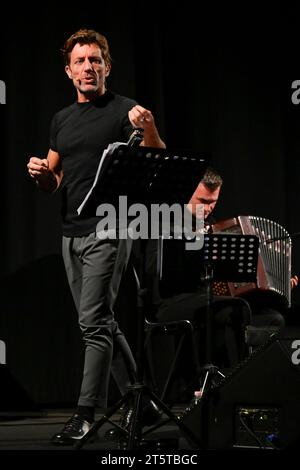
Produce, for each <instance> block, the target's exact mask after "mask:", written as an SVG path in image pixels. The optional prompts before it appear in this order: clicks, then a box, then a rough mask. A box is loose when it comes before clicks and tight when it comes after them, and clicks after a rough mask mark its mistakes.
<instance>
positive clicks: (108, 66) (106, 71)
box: [105, 64, 111, 77]
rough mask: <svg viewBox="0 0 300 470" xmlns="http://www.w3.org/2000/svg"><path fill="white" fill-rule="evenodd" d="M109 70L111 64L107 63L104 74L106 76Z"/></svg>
mask: <svg viewBox="0 0 300 470" xmlns="http://www.w3.org/2000/svg"><path fill="white" fill-rule="evenodd" d="M110 71H111V65H110V64H108V65H106V66H105V76H106V77H108V75H109V74H110Z"/></svg>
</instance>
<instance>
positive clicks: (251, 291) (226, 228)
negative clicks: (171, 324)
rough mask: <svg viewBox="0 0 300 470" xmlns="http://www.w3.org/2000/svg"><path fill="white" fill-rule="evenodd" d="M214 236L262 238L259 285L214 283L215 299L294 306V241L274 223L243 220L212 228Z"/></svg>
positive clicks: (260, 220) (260, 219)
mask: <svg viewBox="0 0 300 470" xmlns="http://www.w3.org/2000/svg"><path fill="white" fill-rule="evenodd" d="M211 231H212V232H213V233H224V232H225V233H236V234H248V235H256V236H257V237H258V238H259V254H258V265H257V279H256V282H255V283H225V282H214V283H213V293H214V294H215V295H232V296H239V297H245V298H247V297H248V298H249V300H250V299H253V300H254V301H255V300H257V301H259V302H260V304H264V302H265V304H266V305H267V306H270V307H271V306H276V307H289V306H290V304H291V247H292V243H291V238H290V236H289V234H288V232H287V231H286V230H285V229H284V228H283V227H282V226H280V225H279V224H277V223H276V222H274V221H272V220H268V219H264V218H262V217H255V216H239V217H236V218H232V219H227V220H223V221H220V222H218V223H216V224H214V225H212V226H211Z"/></svg>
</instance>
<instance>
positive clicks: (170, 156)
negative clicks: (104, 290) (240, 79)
mask: <svg viewBox="0 0 300 470" xmlns="http://www.w3.org/2000/svg"><path fill="white" fill-rule="evenodd" d="M208 161H209V157H208V156H206V155H205V156H203V155H200V154H198V153H196V152H193V151H183V150H179V151H171V150H168V149H158V148H150V147H137V148H135V147H130V146H128V145H126V144H120V143H116V144H112V145H110V146H109V147H108V149H106V151H105V152H104V153H103V156H102V158H101V160H100V163H99V166H98V170H97V174H96V177H95V181H94V183H93V185H92V188H91V190H90V191H89V193H88V195H87V196H86V198H85V200H84V201H83V203H82V204H81V206H80V207H79V208H78V213H85V214H93V215H95V205H97V204H98V205H100V204H101V203H105V204H107V203H109V204H112V205H113V206H114V207H115V208H117V207H119V208H120V206H119V204H120V199H119V196H120V195H122V196H126V197H127V206H129V205H130V204H136V203H139V204H143V205H144V206H145V207H146V208H147V209H148V210H149V209H150V208H151V207H153V206H152V205H153V204H163V203H164V204H169V205H172V204H174V203H177V204H179V205H180V206H182V207H183V206H184V205H185V204H187V203H188V201H189V200H190V197H191V195H192V194H193V192H194V191H195V188H196V187H197V185H198V184H199V182H200V181H201V179H202V177H203V175H204V172H205V170H206V168H207V165H208ZM97 213H99V212H98V210H97ZM118 219H119V226H120V228H121V229H124V227H126V226H127V225H128V223H129V222H130V220H127V217H125V219H126V220H124V214H119V217H118ZM149 219H150V218H149ZM150 222H151V221H150ZM154 222H155V224H158V226H159V220H155V221H154ZM190 229H191V230H192V227H191V228H190ZM151 233H152V232H151ZM148 238H151V237H150V236H148ZM157 238H158V237H157ZM142 242H143V240H142ZM144 251H145V250H144V244H142V265H143V267H142V277H141V279H140V280H137V282H138V296H137V310H138V325H137V382H136V383H135V384H134V385H133V386H132V387H131V390H130V391H129V392H128V393H127V394H126V395H125V396H123V397H122V398H121V400H119V401H118V402H117V403H116V404H115V405H114V406H113V407H111V408H110V409H109V410H108V412H107V413H106V414H105V415H104V416H103V417H102V418H101V419H100V420H99V421H98V422H96V423H95V424H94V426H93V427H92V428H91V429H90V431H88V432H87V434H86V435H85V436H84V437H83V438H82V439H80V440H79V441H78V442H77V443H76V444H75V446H74V447H75V449H80V448H81V447H82V446H83V445H84V443H85V442H87V441H88V440H89V438H90V437H91V436H92V435H94V434H95V433H96V432H97V431H98V429H99V428H100V427H101V426H102V425H103V424H104V423H106V422H107V421H109V419H110V417H111V416H112V415H113V414H114V413H115V412H116V411H117V410H119V409H120V408H121V407H122V406H123V405H124V404H126V403H132V400H133V414H132V420H131V425H130V429H129V433H126V431H124V433H126V434H127V439H128V440H127V447H126V448H127V449H133V448H138V447H139V446H140V443H141V437H142V429H141V420H140V417H141V411H142V408H141V407H142V398H143V395H144V394H146V395H147V396H148V397H149V399H151V400H152V401H153V402H154V403H155V404H156V405H157V406H158V408H159V409H160V410H161V411H163V412H164V413H165V414H166V415H167V416H168V417H169V419H170V420H171V421H173V422H175V424H176V425H177V426H178V427H179V428H180V429H181V430H182V431H183V432H184V433H185V434H186V435H187V436H188V437H189V438H190V439H191V440H192V441H193V442H194V443H196V444H198V443H199V441H198V439H197V438H196V436H195V435H194V433H193V432H192V431H191V430H190V429H189V428H188V427H187V426H185V425H184V423H182V422H181V420H180V418H179V417H177V416H175V415H174V414H173V413H172V412H171V411H170V409H169V408H168V407H167V406H166V405H165V404H164V403H163V402H162V401H161V400H160V399H159V398H158V397H157V396H156V395H155V394H154V393H153V392H152V391H151V390H150V389H149V388H148V387H147V386H146V385H144V383H143V358H144V328H145V315H144V303H145V296H146V288H145V286H144V279H143V273H144V272H145V266H144V264H145V256H144V254H143V252H144Z"/></svg>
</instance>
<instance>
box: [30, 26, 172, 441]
mask: <svg viewBox="0 0 300 470" xmlns="http://www.w3.org/2000/svg"><path fill="white" fill-rule="evenodd" d="M63 54H64V58H65V64H66V65H65V71H66V73H67V75H68V77H69V78H70V80H72V82H73V85H74V87H75V89H76V91H77V101H76V102H75V103H73V104H72V105H71V106H69V107H67V108H65V109H63V110H61V111H60V112H58V113H57V114H56V115H55V116H54V118H53V121H52V125H51V133H50V150H49V152H48V156H47V158H45V159H40V158H37V157H32V158H30V161H29V163H28V171H29V174H30V176H31V177H32V178H33V179H34V180H35V181H36V183H37V185H38V186H39V187H40V188H41V189H43V190H45V191H48V192H53V191H56V190H57V189H58V187H59V186H62V191H63V207H62V221H63V244H62V252H63V258H64V263H65V268H66V272H67V277H68V281H69V285H70V288H71V291H72V295H73V298H74V301H75V305H76V308H77V311H78V316H79V325H80V329H81V332H82V336H83V341H84V344H85V360H84V370H83V379H82V385H81V391H80V396H79V400H78V407H77V409H76V412H75V414H74V415H73V416H72V417H71V419H70V420H69V421H68V422H67V423H66V425H65V427H64V429H63V430H62V431H61V432H60V433H58V434H56V435H55V436H54V437H53V438H52V442H53V443H54V444H62V445H64V444H72V443H74V442H75V440H77V439H81V438H82V437H83V436H84V435H85V434H86V433H87V431H88V430H89V429H90V427H91V425H92V424H93V421H94V413H95V408H96V406H100V407H104V408H105V407H106V406H107V393H108V384H109V376H110V372H112V373H113V375H114V378H115V380H116V382H117V384H118V386H119V388H120V391H121V393H122V394H124V393H126V392H127V391H128V388H129V387H130V385H131V384H132V383H133V382H134V381H135V362H134V359H133V356H132V353H131V350H130V348H129V345H128V343H127V341H126V339H125V337H124V335H123V333H122V332H121V331H120V329H119V328H118V324H117V322H116V321H115V320H114V316H113V312H112V310H111V308H110V307H109V305H110V299H109V298H108V291H109V285H110V282H111V279H112V275H113V271H114V266H115V261H116V256H117V252H118V243H119V242H118V240H111V239H106V240H100V239H99V238H97V235H96V226H97V223H98V221H99V217H96V207H95V211H94V215H93V216H85V215H78V214H77V208H78V206H79V205H80V204H81V202H82V201H83V199H84V197H85V195H86V194H87V192H88V190H89V189H90V187H91V185H92V182H93V180H94V177H95V173H96V170H97V166H98V163H99V157H100V156H101V154H102V151H103V150H104V149H105V148H106V147H107V146H108V145H109V144H110V143H113V142H126V141H127V140H128V138H129V136H130V134H131V133H132V131H133V128H136V127H139V128H142V129H143V135H144V138H143V141H142V142H141V145H145V146H151V147H160V148H164V147H165V144H164V142H163V141H162V140H161V138H160V136H159V133H158V130H157V128H156V125H155V122H154V118H153V116H152V113H151V112H150V111H149V110H147V109H145V108H143V107H142V106H140V105H138V104H137V103H136V102H135V101H133V100H131V99H129V98H125V97H123V96H120V95H117V94H115V93H113V92H111V91H109V90H107V88H106V79H107V77H108V76H109V74H110V70H111V57H110V52H109V46H108V43H107V40H106V38H105V37H104V36H103V35H101V34H99V33H98V32H96V31H93V30H87V29H81V30H79V31H77V32H76V33H74V34H73V35H72V36H71V37H70V38H69V39H68V40H67V41H66V43H65V45H64V48H63ZM100 203H101V201H98V204H100ZM113 358H114V359H116V361H115V360H114V361H113V363H112V359H113ZM114 364H116V366H115V367H114ZM117 365H118V366H119V367H117Z"/></svg>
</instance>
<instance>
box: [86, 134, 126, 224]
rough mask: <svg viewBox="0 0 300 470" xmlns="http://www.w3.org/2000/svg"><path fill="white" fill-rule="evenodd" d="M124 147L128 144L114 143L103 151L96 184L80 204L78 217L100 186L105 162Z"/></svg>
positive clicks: (94, 183)
mask: <svg viewBox="0 0 300 470" xmlns="http://www.w3.org/2000/svg"><path fill="white" fill-rule="evenodd" d="M124 145H127V144H125V143H124V142H114V143H113V144H109V146H108V147H107V148H106V149H105V150H104V151H103V153H102V155H101V157H100V161H99V165H98V168H97V171H96V175H95V179H94V182H93V184H92V186H91V189H90V190H89V192H88V193H87V195H86V196H85V198H84V200H83V201H82V203H81V204H80V206H79V207H78V209H77V214H78V215H80V214H81V212H82V210H83V208H84V206H85V205H86V203H87V202H88V200H89V198H90V197H91V194H92V192H93V190H94V188H95V186H96V185H97V184H98V181H99V178H100V175H101V170H102V169H103V165H104V162H105V161H106V159H107V158H109V157H110V156H111V155H112V154H113V152H114V151H115V149H117V148H118V147H121V146H124Z"/></svg>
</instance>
